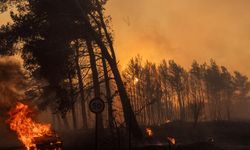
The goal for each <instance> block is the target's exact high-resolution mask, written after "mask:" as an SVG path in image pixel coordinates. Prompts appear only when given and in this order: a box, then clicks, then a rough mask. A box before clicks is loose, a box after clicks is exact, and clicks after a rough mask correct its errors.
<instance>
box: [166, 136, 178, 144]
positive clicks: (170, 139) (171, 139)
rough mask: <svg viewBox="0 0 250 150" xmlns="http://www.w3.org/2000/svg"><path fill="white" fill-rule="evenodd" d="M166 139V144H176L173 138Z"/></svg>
mask: <svg viewBox="0 0 250 150" xmlns="http://www.w3.org/2000/svg"><path fill="white" fill-rule="evenodd" d="M167 139H168V142H169V143H170V144H173V145H175V144H176V140H175V138H173V137H167Z"/></svg>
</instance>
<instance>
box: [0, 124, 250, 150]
mask: <svg viewBox="0 0 250 150" xmlns="http://www.w3.org/2000/svg"><path fill="white" fill-rule="evenodd" d="M0 128H1V130H0V150H24V148H23V146H22V144H21V143H20V142H19V140H18V139H17V137H16V135H15V133H13V132H11V131H9V129H8V127H6V126H4V125H0ZM145 128H146V127H142V130H144V129H145ZM150 128H151V129H152V131H153V137H145V138H144V139H143V140H140V141H138V140H135V139H132V140H131V142H129V136H128V135H129V134H128V133H127V132H126V131H125V130H124V129H119V135H117V134H115V135H112V134H110V132H109V131H110V130H105V131H104V132H103V134H102V135H100V139H99V150H129V147H131V150H169V149H171V150H250V122H203V123H199V124H198V125H197V126H196V127H194V125H193V123H183V122H171V123H168V124H164V125H158V126H152V127H150ZM59 135H60V136H61V138H62V141H63V150H92V149H93V150H94V149H95V136H94V130H88V131H86V130H81V129H79V130H76V131H67V132H59ZM118 136H119V137H120V138H118ZM168 136H170V137H174V138H175V139H176V144H175V145H170V146H169V143H168V141H167V137H168Z"/></svg>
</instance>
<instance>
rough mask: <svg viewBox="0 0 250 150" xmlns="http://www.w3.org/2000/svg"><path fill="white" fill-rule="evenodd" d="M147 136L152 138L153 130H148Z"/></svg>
mask: <svg viewBox="0 0 250 150" xmlns="http://www.w3.org/2000/svg"><path fill="white" fill-rule="evenodd" d="M146 134H147V136H149V137H152V136H153V134H154V133H153V131H152V129H150V128H146Z"/></svg>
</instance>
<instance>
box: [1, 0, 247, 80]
mask: <svg viewBox="0 0 250 150" xmlns="http://www.w3.org/2000/svg"><path fill="white" fill-rule="evenodd" d="M107 12H108V13H109V14H111V16H112V18H113V23H112V24H113V28H114V31H115V47H116V51H117V56H118V59H119V60H120V64H122V65H123V66H124V65H125V64H126V63H127V62H128V60H129V59H130V58H131V57H133V56H135V55H137V54H140V55H142V56H143V57H144V59H149V60H151V61H155V62H159V61H161V60H162V59H163V58H166V59H175V60H176V62H178V63H180V64H181V65H183V66H185V67H188V66H190V64H191V62H192V60H193V59H196V60H198V61H199V62H204V61H208V60H209V59H210V58H213V59H215V60H216V61H217V63H218V64H220V65H225V66H227V67H228V68H229V69H230V70H231V71H232V70H239V71H241V72H242V73H244V74H247V75H248V76H250V70H248V68H250V59H249V56H250V0H109V2H108V6H107ZM6 19H8V17H6V15H0V24H1V23H3V22H6Z"/></svg>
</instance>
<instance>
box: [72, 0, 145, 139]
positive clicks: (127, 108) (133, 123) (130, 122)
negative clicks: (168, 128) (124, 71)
mask: <svg viewBox="0 0 250 150" xmlns="http://www.w3.org/2000/svg"><path fill="white" fill-rule="evenodd" d="M74 2H75V5H76V8H77V9H78V10H79V11H80V13H81V15H82V17H83V20H84V22H85V27H86V28H87V30H88V31H89V34H90V35H91V36H92V38H93V39H94V40H95V42H96V43H97V45H98V46H99V47H100V49H101V52H102V54H103V56H104V57H105V59H106V60H107V61H108V63H109V66H110V67H111V70H112V72H113V75H114V77H115V81H116V85H117V88H118V92H119V94H120V99H121V103H122V107H123V110H124V119H125V122H126V125H127V127H129V128H131V129H132V130H131V131H132V133H133V135H134V136H135V137H136V138H142V137H143V134H142V132H141V129H140V127H139V125H138V123H137V120H136V118H135V115H134V112H133V110H132V108H131V105H130V102H129V98H128V95H127V92H126V89H125V87H124V84H123V81H122V78H121V75H120V72H119V70H118V67H117V64H116V61H115V60H114V59H113V58H112V57H111V56H110V54H109V52H108V49H107V48H106V46H105V44H104V42H103V41H102V39H101V37H100V36H99V35H98V34H97V33H96V31H95V30H94V29H93V27H92V26H91V24H90V22H89V19H88V17H87V16H86V15H85V13H84V11H83V9H82V7H81V5H80V2H79V0H74Z"/></svg>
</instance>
